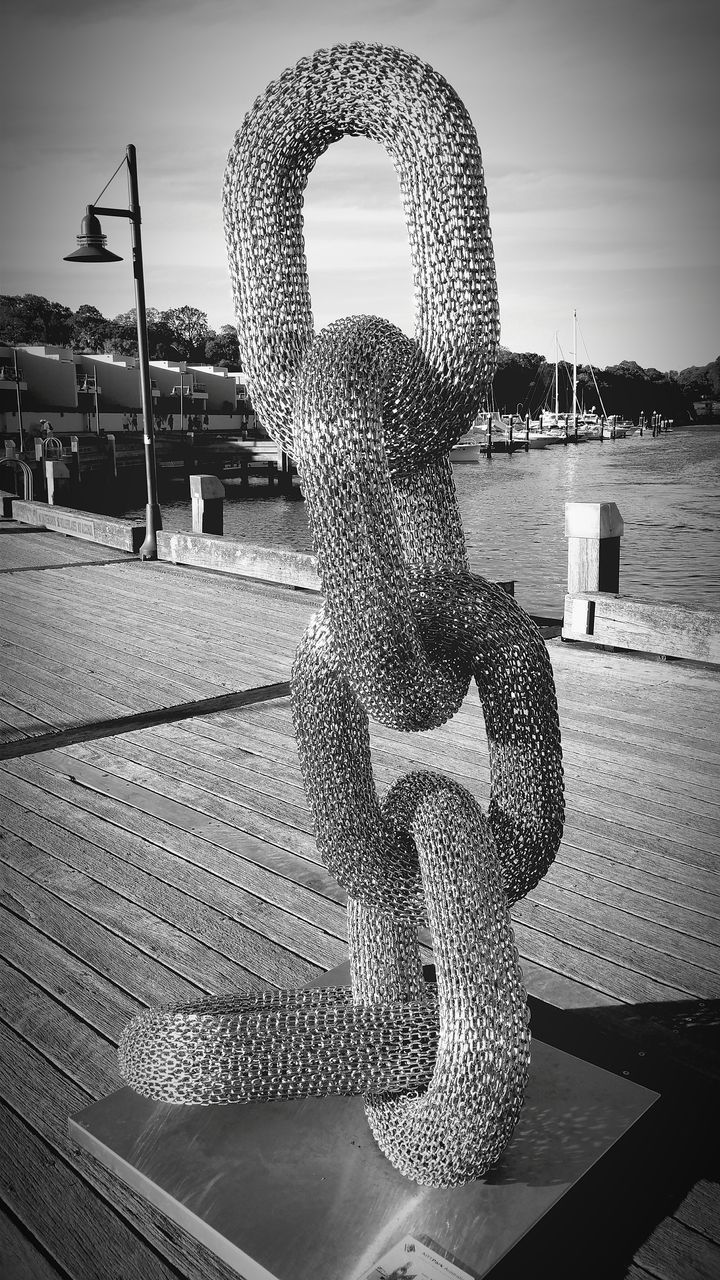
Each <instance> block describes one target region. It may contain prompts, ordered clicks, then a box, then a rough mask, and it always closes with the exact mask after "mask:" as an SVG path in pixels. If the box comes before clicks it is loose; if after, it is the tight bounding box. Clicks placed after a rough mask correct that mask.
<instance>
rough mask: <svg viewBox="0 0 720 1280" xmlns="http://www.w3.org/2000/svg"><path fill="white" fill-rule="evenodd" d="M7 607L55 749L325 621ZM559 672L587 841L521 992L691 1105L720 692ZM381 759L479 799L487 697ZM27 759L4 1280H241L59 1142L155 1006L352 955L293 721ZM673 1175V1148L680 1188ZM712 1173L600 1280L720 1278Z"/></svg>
mask: <svg viewBox="0 0 720 1280" xmlns="http://www.w3.org/2000/svg"><path fill="white" fill-rule="evenodd" d="M37 536H40V537H43V536H44V537H46V538H52V537H54V535H37ZM55 540H56V541H57V539H55ZM83 549H85V548H83ZM148 569H150V572H148ZM8 584H11V585H12V590H6V591H5V600H6V601H7V602H8V604H9V606H10V614H9V615H8V614H3V615H2V623H0V629H3V630H4V634H3V636H2V639H3V642H4V645H5V650H4V651H7V648H8V646H7V643H6V637H7V636H13V635H15V636H16V635H17V628H18V626H19V625H20V620H21V619H24V620H25V622H24V625H25V626H26V627H27V632H26V641H25V646H24V647H23V646H22V645H19V644H17V643H16V642H15V641H13V640H11V653H10V658H9V661H8V665H7V666H6V667H5V671H4V682H5V688H4V693H5V695H6V696H7V693H8V689H9V687H13V686H12V682H13V681H15V682H16V684H17V686H19V687H20V689H21V691H24V696H25V695H27V694H29V693H30V692H31V690H32V689H33V687H34V688H35V689H36V693H35V697H36V701H37V705H38V707H44V706H45V704H46V702H47V700H49V699H50V698H51V694H52V695H53V698H54V701H52V706H53V708H54V711H53V716H54V719H53V720H46V721H45V725H46V726H47V727H49V728H52V727H53V726H54V725H59V726H62V725H64V724H67V723H68V722H69V718H70V716H71V715H75V716H76V717H78V716H79V715H85V716H86V718H87V719H88V720H89V719H90V718H92V716H93V715H97V714H98V713H99V714H101V715H103V716H106V715H108V714H115V712H114V711H113V708H115V707H117V708H118V709H119V710H118V712H117V714H125V712H126V710H127V709H128V708H130V709H136V710H138V711H140V712H142V709H143V707H144V706H147V705H153V706H157V705H159V704H161V700H162V699H167V701H168V703H170V702H171V701H172V699H175V700H178V699H181V698H182V699H188V698H191V697H192V696H193V695H194V696H195V697H196V698H197V699H201V698H203V697H206V696H207V695H208V691H209V690H213V691H215V692H217V690H218V689H219V688H233V689H238V688H242V687H243V684H244V687H249V686H250V685H251V684H252V683H258V682H262V681H264V680H266V679H268V678H270V677H271V676H272V677H273V678H279V677H283V678H286V677H287V675H288V673H289V664H290V661H291V656H292V651H293V648H294V645H295V643H296V641H297V639H298V638H299V635H300V633H301V631H302V629H303V626H304V625H305V622H306V620H307V617H308V616H309V614H310V612H312V610H313V608H314V603H315V602H314V601H313V600H312V599H309V598H307V597H303V596H298V595H297V594H293V593H292V592H289V591H288V592H279V591H273V590H269V591H265V590H262V589H261V590H259V591H253V590H251V589H250V588H249V587H248V586H247V585H241V584H238V583H229V582H227V581H226V580H223V579H220V580H219V579H217V578H215V577H211V576H209V575H205V574H203V573H193V572H187V571H183V570H176V569H170V568H168V567H163V566H154V567H152V568H150V567H149V566H141V565H136V564H134V563H131V562H126V563H125V564H121V565H118V564H108V565H102V566H98V565H97V564H95V563H93V562H92V561H90V562H88V563H84V564H78V565H76V566H75V567H73V568H72V569H69V570H55V569H48V570H43V571H40V572H38V573H31V572H23V573H17V574H6V575H4V579H3V580H2V582H1V583H0V585H3V586H4V587H5V588H7V587H8ZM68 586H71V587H72V591H73V593H74V600H75V604H76V609H75V610H74V612H73V619H72V620H70V618H69V612H68V615H67V616H68V625H67V627H66V629H65V630H64V631H63V632H62V633H61V635H60V637H58V638H57V639H54V638H53V635H52V631H53V628H52V627H51V626H50V625H46V615H47V613H48V612H52V611H53V601H55V600H59V599H62V598H63V596H65V597H66V596H67V589H68ZM98 602H101V605H102V607H101V608H99V607H98ZM153 602H154V607H153ZM136 609H137V611H138V612H139V615H140V620H139V621H138V619H137V617H136ZM56 612H57V611H56ZM8 616H9V617H10V623H9V624H8V621H7V619H8ZM155 618H157V626H155V623H154V619H155ZM209 619H212V621H211V623H209V622H208V620H209ZM8 627H9V629H8ZM205 627H206V629H203V628H205ZM147 628H151V634H152V637H153V639H152V644H151V645H149V646H148V645H146V644H145V643H144V641H143V637H144V636H145V635H146V634H148V632H147ZM37 630H39V632H40V638H38V636H37ZM198 635H199V637H200V638H199V639H198V638H197V637H198ZM120 637H122V639H120ZM71 640H72V646H71ZM13 646H14V647H13ZM549 650H550V653H551V656H552V661H553V667H554V670H555V675H556V681H557V686H558V696H559V701H560V712H561V724H562V730H563V742H564V750H565V775H566V787H567V798H568V821H567V826H566V832H565V837H564V840H563V844H562V848H561V851H560V855H559V857H558V859H557V862H556V864H555V866H554V867H553V868H552V870H551V871H550V872H549V874H548V875H547V877H546V878H545V880H544V881H543V882H542V884H541V885H540V886H538V888H537V889H536V890H535V891H534V892H533V893H532V894H531V895H529V897H528V899H527V900H526V901H525V902H524V903H522V904H518V906H517V908H516V909H515V911H514V920H515V928H516V938H517V943H518V947H519V950H520V953H521V957H522V962H523V968H524V972H525V977H526V982H527V985H528V988H529V990H530V992H531V993H532V994H533V995H534V996H535V997H537V998H538V999H539V1000H540V1001H542V1002H544V1003H545V1005H546V1006H548V1007H553V1008H555V1009H559V1010H564V1011H566V1014H567V1015H568V1016H576V1015H585V1014H588V1013H590V1014H592V1015H593V1017H595V1018H596V1019H598V1020H599V1021H600V1022H601V1023H602V1024H603V1025H605V1024H606V1025H608V1026H610V1025H615V1024H616V1023H617V1024H618V1025H621V1024H622V1022H623V1020H626V1021H627V1022H628V1023H630V1024H632V1025H633V1026H635V1027H637V1028H639V1031H638V1035H639V1039H638V1041H637V1045H640V1046H641V1051H642V1052H643V1053H644V1052H645V1051H646V1050H647V1053H648V1056H651V1052H653V1053H654V1052H656V1051H657V1049H658V1045H659V1046H660V1047H661V1048H662V1046H663V1045H664V1043H665V1042H664V1041H663V1040H662V1035H661V1033H663V1032H667V1035H668V1039H669V1040H670V1041H671V1042H672V1045H673V1048H674V1046H675V1044H676V1042H677V1043H678V1045H680V1043H681V1042H682V1046H684V1049H679V1050H678V1052H679V1053H680V1058H681V1060H682V1061H684V1062H687V1063H688V1064H689V1065H690V1066H691V1067H692V1068H693V1072H694V1074H693V1075H692V1076H691V1077H689V1079H690V1080H692V1081H697V1080H699V1079H700V1077H701V1075H702V1073H703V1072H705V1073H706V1074H707V1073H710V1075H712V1074H713V1073H714V1072H717V1053H716V1051H715V1053H714V1054H713V1052H708V1053H707V1055H706V1054H705V1052H704V1048H705V1045H706V1040H705V1039H704V1038H703V1036H704V1034H705V1029H707V1027H708V1026H709V1025H710V1023H711V1022H712V1016H713V1010H715V1009H716V1008H717V1005H716V1004H715V1003H714V1002H716V1001H717V999H718V997H719V996H720V990H719V989H718V988H719V987H720V977H719V974H720V966H719V965H718V959H720V933H719V925H718V914H719V912H720V867H719V865H718V862H717V849H718V835H719V831H720V796H719V794H718V787H717V778H718V763H719V755H720V750H719V748H718V742H717V732H716V725H717V720H718V711H719V710H720V706H719V704H720V679H719V678H718V676H717V675H716V674H715V673H713V672H710V671H707V670H700V669H697V668H691V667H685V666H680V665H670V664H666V663H660V662H653V661H649V660H645V659H636V658H633V657H630V656H628V655H616V654H607V653H602V652H597V651H590V650H587V649H581V648H579V647H575V646H567V645H563V644H561V643H560V642H559V641H558V642H552V643H551V644H550V646H549ZM28 652H30V653H31V654H32V655H33V656H32V661H31V662H28V659H27V653H28ZM128 652H130V653H131V655H132V657H131V659H130V660H129V661H128V658H127V653H128ZM133 671H137V679H134V678H133ZM33 673H34V677H33ZM91 674H92V676H93V681H92V697H93V701H92V703H91V704H90V708H89V710H88V708H87V706H86V705H85V703H84V699H85V697H86V696H87V691H86V687H85V686H86V683H89V682H90V681H89V676H90V675H91ZM32 678H34V679H35V680H36V681H37V683H36V684H35V685H33V684H32V682H31V679H32ZM95 678H96V679H95ZM222 682H225V683H222ZM61 685H62V698H61V697H60V694H59V693H58V692H57V690H58V689H59V688H60V686H61ZM153 699H154V702H153V701H152V700H153ZM12 705H15V704H12ZM26 732H27V730H26ZM372 741H373V758H374V764H375V769H376V775H377V779H378V782H379V784H380V786H381V787H384V786H386V785H387V784H389V783H390V782H391V781H392V780H393V779H394V778H395V777H396V776H397V775H398V774H399V773H401V772H404V771H405V770H406V769H408V768H410V767H417V768H433V769H438V770H440V771H442V772H443V773H446V774H448V775H449V776H452V777H455V778H457V779H458V780H459V781H461V782H463V783H464V784H465V785H466V786H468V787H469V788H470V789H471V790H472V791H473V792H474V793H475V794H476V795H478V796H479V797H480V798H481V800H483V801H486V800H487V794H488V787H489V766H488V758H487V747H486V743H485V735H484V730H483V725H482V715H481V712H480V709H479V706H478V703H477V697H476V695H474V696H470V697H469V698H468V700H467V701H466V703H465V705H464V706H463V708H462V710H461V712H460V713H459V715H458V716H457V717H456V718H455V720H454V721H453V722H452V724H451V725H449V726H446V727H445V728H444V729H442V730H437V731H434V732H433V733H431V734H423V735H414V736H408V735H402V734H396V733H393V732H391V731H387V730H384V729H381V728H379V727H375V728H374V730H373V738H372ZM22 744H23V740H22V739H19V740H18V742H17V754H15V755H13V756H10V757H9V758H7V759H5V760H4V761H2V762H0V797H1V798H0V886H1V889H2V903H1V904H0V913H1V919H0V930H1V937H2V941H1V942H0V966H1V970H0V1037H1V1038H2V1041H3V1043H2V1050H1V1051H0V1100H1V1101H2V1104H3V1109H2V1126H3V1137H2V1139H1V1140H2V1142H3V1149H4V1151H5V1152H9V1153H10V1159H6V1160H5V1161H3V1162H0V1165H2V1169H3V1172H2V1174H0V1200H1V1201H2V1202H3V1206H4V1210H3V1212H4V1216H2V1217H0V1247H1V1248H2V1250H3V1254H2V1255H0V1256H3V1257H4V1258H5V1259H7V1260H8V1261H7V1264H6V1271H7V1272H8V1274H9V1275H11V1276H13V1280H14V1273H13V1271H12V1270H11V1269H10V1267H11V1266H12V1267H14V1268H15V1270H16V1273H17V1275H18V1277H24V1276H25V1275H28V1276H35V1275H36V1276H37V1277H38V1280H50V1277H52V1280H57V1278H58V1277H62V1280H66V1278H67V1277H71V1280H96V1277H98V1276H101V1275H102V1276H103V1277H105V1276H110V1277H117V1278H118V1280H120V1277H123V1278H130V1277H133V1278H134V1277H135V1276H142V1277H143V1280H145V1277H147V1278H148V1280H166V1278H167V1280H169V1278H170V1277H171V1276H175V1277H176V1280H177V1276H178V1274H179V1275H180V1276H182V1277H186V1278H187V1280H229V1277H230V1275H231V1273H230V1271H229V1270H228V1268H227V1267H225V1266H224V1265H223V1264H221V1263H220V1262H218V1261H217V1259H215V1258H214V1256H213V1255H211V1254H209V1253H208V1252H207V1251H206V1250H205V1249H203V1248H202V1247H201V1246H200V1245H198V1244H197V1243H196V1242H195V1241H193V1240H192V1238H191V1237H189V1236H187V1235H186V1234H185V1233H184V1232H183V1231H182V1230H181V1229H179V1228H177V1227H175V1226H174V1225H173V1224H172V1223H170V1222H168V1221H167V1220H166V1219H165V1218H164V1217H163V1215H162V1214H160V1213H159V1212H158V1211H156V1210H154V1209H153V1208H152V1207H151V1206H150V1205H148V1204H147V1203H145V1202H144V1201H143V1200H142V1199H141V1198H140V1197H139V1196H137V1195H135V1193H133V1192H132V1191H130V1190H129V1189H128V1188H126V1187H125V1186H124V1185H123V1184H122V1183H121V1182H120V1181H119V1180H118V1179H116V1178H114V1177H113V1176H112V1175H110V1174H109V1173H108V1172H107V1171H105V1170H103V1168H102V1167H101V1166H99V1165H98V1164H97V1163H96V1162H95V1161H94V1160H93V1159H92V1158H91V1157H90V1156H88V1155H87V1154H86V1153H83V1152H82V1151H80V1150H77V1149H76V1148H75V1147H74V1146H73V1145H72V1144H71V1143H70V1142H69V1141H68V1138H67V1133H66V1123H67V1117H68V1115H70V1114H73V1113H74V1112H77V1111H79V1110H81V1109H82V1108H83V1107H84V1106H85V1105H86V1104H87V1103H88V1102H89V1101H90V1100H92V1099H94V1098H97V1097H100V1096H104V1095H105V1094H107V1093H108V1092H111V1091H112V1090H114V1089H115V1088H116V1087H117V1086H118V1083H119V1081H118V1076H117V1071H116V1066H115V1045H116V1043H117V1040H118V1037H119V1035H120V1032H121V1030H122V1027H123V1026H124V1025H125V1023H126V1022H127V1021H128V1019H129V1018H130V1017H131V1016H132V1015H133V1013H134V1012H135V1011H137V1010H138V1009H141V1008H143V1007H144V1006H145V1005H148V1004H155V1003H162V1002H166V1001H169V1000H183V999H193V998H196V997H197V996H198V995H200V994H201V993H203V992H217V991H222V990H228V989H231V988H234V987H257V986H259V985H262V984H270V985H280V984H282V985H285V984H288V985H297V984H302V983H305V982H308V981H311V980H312V978H313V977H314V976H315V975H317V974H320V973H322V972H324V971H326V970H327V969H329V968H331V967H333V966H335V965H337V964H339V963H340V962H341V961H342V960H343V959H344V957H345V954H346V942H345V914H344V908H343V901H344V897H343V893H342V891H341V890H340V889H339V887H338V885H337V884H336V883H335V881H334V880H333V878H332V877H331V876H329V875H328V873H327V872H326V871H325V869H324V867H323V866H322V864H321V863H320V861H319V858H318V855H317V851H316V849H315V845H314V841H313V838H312V832H311V824H310V818H309V813H308V807H307V803H306V801H305V797H304V793H303V790H302V787H301V784H300V777H299V770H298V763H297V754H296V748H295V744H294V740H293V735H292V728H291V719H290V712H289V706H288V700H287V698H280V699H274V700H272V701H268V702H264V703H258V704H256V705H252V706H237V707H233V708H230V709H226V710H223V711H219V712H216V713H214V714H212V715H199V716H196V717H192V718H187V719H184V720H181V721H179V722H177V723H163V724H157V725H153V726H151V727H138V728H136V729H133V730H132V731H130V732H124V733H122V734H120V735H112V734H110V733H109V734H107V735H106V736H103V737H101V738H97V739H93V740H86V741H81V742H74V743H73V744H72V745H59V746H53V745H49V746H48V747H47V749H44V750H42V751H39V752H37V753H36V754H30V755H23V754H22ZM656 1032H657V1035H659V1036H660V1039H659V1040H658V1039H657V1036H656ZM678 1032H680V1033H681V1034H678ZM654 1037H655V1038H654ZM629 1043H630V1042H629ZM636 1047H637V1046H636ZM685 1050H686V1052H685ZM683 1053H685V1056H684V1057H683ZM636 1065H637V1059H634V1060H630V1059H628V1068H629V1069H630V1071H631V1073H633V1074H634V1073H635V1068H636ZM715 1078H716V1079H717V1076H715ZM695 1088H696V1085H695V1083H692V1084H690V1085H689V1086H688V1089H689V1091H690V1092H692V1091H693V1090H694V1089H695ZM690 1100H692V1099H690ZM675 1164H676V1153H675V1152H674V1151H673V1149H672V1148H671V1149H670V1150H669V1151H668V1171H667V1172H668V1178H670V1177H671V1175H672V1172H673V1168H674V1167H675ZM716 1177H717V1170H716V1169H714V1168H712V1167H708V1166H706V1165H702V1166H698V1168H697V1169H696V1170H695V1171H694V1173H693V1177H692V1179H691V1180H690V1181H689V1182H688V1185H687V1186H686V1187H685V1188H684V1190H683V1191H682V1194H680V1193H679V1192H678V1194H677V1195H675V1197H674V1199H673V1198H672V1197H671V1198H670V1200H669V1201H668V1203H665V1201H663V1203H662V1205H661V1206H660V1207H659V1208H658V1213H657V1215H656V1218H655V1219H654V1220H653V1221H650V1222H649V1223H644V1225H643V1227H642V1234H640V1235H639V1236H637V1237H633V1238H632V1239H630V1241H629V1244H628V1246H627V1250H626V1251H625V1252H624V1253H623V1254H622V1256H621V1257H620V1260H619V1262H618V1260H617V1259H616V1261H615V1270H612V1271H610V1270H607V1269H606V1270H605V1271H604V1272H603V1275H604V1276H605V1277H607V1280H619V1277H620V1276H621V1275H623V1274H625V1273H626V1274H627V1276H628V1277H629V1278H630V1277H632V1280H647V1278H648V1277H649V1276H651V1275H652V1276H655V1277H659V1276H666V1277H667V1278H668V1280H670V1277H672V1280H686V1278H687V1280H689V1278H690V1277H694V1276H706V1277H708V1276H710V1275H717V1274H719V1271H718V1264H719V1262H720V1247H719V1245H720V1241H719V1240H718V1231H717V1222H718V1220H719V1215H718V1208H719V1207H720V1197H719V1196H718V1187H717V1183H716V1180H715V1179H716ZM693 1183H694V1185H693ZM0 1207H2V1206H0ZM658 1218H659V1219H660V1220H658ZM596 1225H597V1224H596ZM605 1225H606V1226H609V1225H611V1224H605ZM633 1255H634V1259H633ZM565 1261H566V1262H567V1261H568V1259H565ZM569 1261H570V1262H571V1263H572V1259H570V1260H569ZM562 1262H563V1260H562V1259H561V1260H559V1261H558V1266H557V1268H556V1272H555V1273H556V1274H557V1275H561V1274H565V1271H563V1266H562V1265H561V1264H562ZM573 1265H574V1264H573ZM582 1270H583V1274H588V1275H589V1274H592V1272H591V1271H590V1270H588V1269H587V1268H586V1266H585V1264H583V1267H582ZM576 1274H577V1272H576Z"/></svg>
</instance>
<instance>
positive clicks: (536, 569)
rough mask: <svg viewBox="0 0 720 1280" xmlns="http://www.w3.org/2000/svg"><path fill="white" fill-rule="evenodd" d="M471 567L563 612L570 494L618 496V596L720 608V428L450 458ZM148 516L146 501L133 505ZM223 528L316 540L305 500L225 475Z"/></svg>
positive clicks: (238, 535)
mask: <svg viewBox="0 0 720 1280" xmlns="http://www.w3.org/2000/svg"><path fill="white" fill-rule="evenodd" d="M454 473H455V483H456V488H457V494H458V500H459V503H460V510H461V512H462V518H463V524H464V527H465V535H466V541H467V546H468V552H469V556H470V563H471V567H472V568H473V570H474V571H475V572H477V573H480V574H482V575H483V576H485V577H487V578H491V579H494V580H506V579H509V578H513V579H514V580H515V595H516V598H517V599H518V601H519V603H520V604H522V605H523V606H524V607H525V608H526V609H527V610H528V611H529V612H530V613H533V614H536V615H541V616H544V617H555V618H558V617H560V616H561V615H562V609H563V597H564V593H565V582H566V572H567V569H566V566H567V542H566V539H565V531H564V511H565V503H566V502H571V501H572V502H615V503H616V504H617V506H618V508H619V510H620V513H621V515H622V517H623V519H624V522H625V533H624V536H623V538H622V540H621V545H620V591H621V594H622V595H625V596H634V597H635V598H637V599H644V600H652V601H655V602H661V603H665V604H673V603H676V604H687V605H695V606H702V607H705V608H714V609H720V427H717V426H707V425H704V426H689V427H675V428H673V429H672V430H671V431H669V432H667V433H666V434H663V435H661V436H659V437H657V438H655V439H653V437H652V434H651V433H650V432H645V434H644V435H643V436H629V437H627V438H625V439H622V440H614V441H612V440H606V441H605V442H604V443H603V444H600V443H598V442H594V441H589V442H585V443H581V444H578V445H574V444H568V445H557V444H554V445H551V446H549V447H548V448H546V449H542V450H531V451H530V452H528V453H525V451H524V450H521V451H519V452H516V453H513V454H510V455H507V454H495V455H494V456H493V458H492V459H485V458H483V460H482V461H481V462H478V463H465V464H462V465H458V466H456V467H454ZM125 514H126V515H127V516H128V517H131V518H135V519H138V520H141V519H143V518H144V508H142V507H140V508H134V509H133V510H131V511H127V512H125ZM162 514H163V525H164V528H165V529H170V530H189V529H190V528H191V512H190V501H189V496H187V497H183V498H177V499H175V500H171V501H164V502H163V504H162ZM224 514H225V536H226V537H228V538H233V539H236V540H238V541H244V542H251V543H255V544H256V545H261V546H276V547H283V548H287V549H291V550H295V551H310V550H312V545H311V540H310V534H309V531H308V524H307V516H306V511H305V504H304V502H302V501H293V500H291V499H285V498H281V497H276V496H269V494H268V490H267V488H266V486H265V485H263V484H260V483H258V484H254V485H253V486H252V488H251V491H250V493H249V494H243V493H241V491H240V489H239V488H238V487H236V486H233V485H230V484H228V485H227V487H226V499H225V508H224Z"/></svg>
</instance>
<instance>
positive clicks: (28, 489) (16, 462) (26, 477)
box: [0, 458, 33, 502]
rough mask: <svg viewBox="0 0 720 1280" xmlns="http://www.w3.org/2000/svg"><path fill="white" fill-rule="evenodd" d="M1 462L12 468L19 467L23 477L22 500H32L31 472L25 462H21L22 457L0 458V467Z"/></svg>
mask: <svg viewBox="0 0 720 1280" xmlns="http://www.w3.org/2000/svg"><path fill="white" fill-rule="evenodd" d="M3 463H7V464H8V465H9V466H11V467H13V468H18V467H19V468H20V473H21V475H22V478H23V501H24V502H32V501H33V473H32V471H31V469H30V467H29V466H28V464H27V462H23V460H22V458H0V467H1V466H2V465H3Z"/></svg>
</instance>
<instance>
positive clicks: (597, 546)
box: [565, 502, 624, 595]
mask: <svg viewBox="0 0 720 1280" xmlns="http://www.w3.org/2000/svg"><path fill="white" fill-rule="evenodd" d="M623 532H624V525H623V519H622V516H621V515H620V512H619V511H618V509H617V507H616V505H615V503H614V502H566V503H565V537H566V538H567V540H568V587H567V589H568V594H569V595H577V594H578V593H579V592H582V591H609V592H613V593H615V594H617V592H618V591H619V590H620V539H621V537H622V535H623Z"/></svg>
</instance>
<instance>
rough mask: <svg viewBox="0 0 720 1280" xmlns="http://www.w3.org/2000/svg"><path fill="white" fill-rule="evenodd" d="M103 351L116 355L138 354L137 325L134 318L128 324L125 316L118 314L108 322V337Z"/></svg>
mask: <svg viewBox="0 0 720 1280" xmlns="http://www.w3.org/2000/svg"><path fill="white" fill-rule="evenodd" d="M103 351H107V352H108V353H109V354H110V355H114V356H137V354H138V340H137V325H136V324H135V321H134V320H133V321H132V323H130V324H128V322H127V320H126V319H125V317H123V316H117V317H116V318H115V319H114V320H110V321H109V322H108V330H107V337H106V338H105V341H104V343H103Z"/></svg>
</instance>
